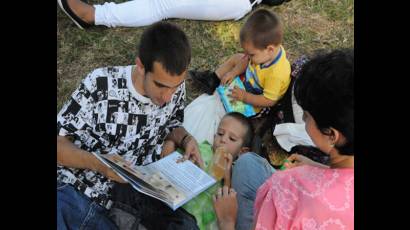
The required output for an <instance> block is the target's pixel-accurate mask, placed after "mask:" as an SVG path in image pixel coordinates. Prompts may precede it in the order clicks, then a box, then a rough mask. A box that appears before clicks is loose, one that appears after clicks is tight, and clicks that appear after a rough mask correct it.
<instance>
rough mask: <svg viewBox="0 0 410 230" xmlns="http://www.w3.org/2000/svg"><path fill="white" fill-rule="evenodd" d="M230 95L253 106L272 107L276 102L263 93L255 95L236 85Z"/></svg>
mask: <svg viewBox="0 0 410 230" xmlns="http://www.w3.org/2000/svg"><path fill="white" fill-rule="evenodd" d="M230 97H231V98H232V99H234V100H237V101H243V102H244V103H247V104H250V105H253V106H255V107H272V106H274V105H275V104H276V103H277V101H274V100H270V99H268V98H266V97H265V96H263V95H255V94H252V93H249V92H246V91H245V90H243V89H240V88H237V87H235V88H234V89H232V93H231V95H230Z"/></svg>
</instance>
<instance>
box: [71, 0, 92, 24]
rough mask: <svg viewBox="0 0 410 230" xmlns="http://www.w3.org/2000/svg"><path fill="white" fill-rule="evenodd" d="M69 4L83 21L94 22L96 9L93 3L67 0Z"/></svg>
mask: <svg viewBox="0 0 410 230" xmlns="http://www.w3.org/2000/svg"><path fill="white" fill-rule="evenodd" d="M67 4H68V6H69V7H70V8H71V10H72V11H73V12H74V13H75V14H76V15H77V16H78V17H79V18H81V19H82V20H83V21H85V22H87V23H89V24H94V15H95V9H94V7H93V6H92V5H88V4H87V3H85V2H82V1H80V0H67Z"/></svg>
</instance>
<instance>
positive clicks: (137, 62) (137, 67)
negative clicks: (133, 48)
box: [135, 57, 145, 76]
mask: <svg viewBox="0 0 410 230" xmlns="http://www.w3.org/2000/svg"><path fill="white" fill-rule="evenodd" d="M135 70H136V71H137V73H138V75H142V76H145V68H144V65H143V64H142V61H141V59H140V58H139V57H137V58H135Z"/></svg>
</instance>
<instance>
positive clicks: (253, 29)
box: [240, 9, 283, 49]
mask: <svg viewBox="0 0 410 230" xmlns="http://www.w3.org/2000/svg"><path fill="white" fill-rule="evenodd" d="M282 38H283V28H282V24H281V22H280V20H279V17H278V16H277V15H276V14H274V13H273V12H271V11H269V10H266V9H260V10H257V11H255V12H254V13H253V14H252V15H251V16H249V18H248V20H246V22H245V24H244V25H243V26H242V29H241V32H240V39H241V42H252V44H253V46H254V47H255V48H258V49H266V47H268V45H275V46H277V45H279V44H281V43H282Z"/></svg>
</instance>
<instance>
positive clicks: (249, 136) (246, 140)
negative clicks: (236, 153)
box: [224, 112, 253, 148]
mask: <svg viewBox="0 0 410 230" xmlns="http://www.w3.org/2000/svg"><path fill="white" fill-rule="evenodd" d="M228 116H229V117H232V118H234V119H235V120H237V121H239V123H241V124H242V125H243V126H244V127H245V128H246V131H245V136H244V137H243V144H242V147H248V148H251V147H252V140H253V127H252V123H251V121H250V119H249V118H247V117H246V116H244V115H243V114H242V113H238V112H230V113H227V114H225V116H224V117H228Z"/></svg>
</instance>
